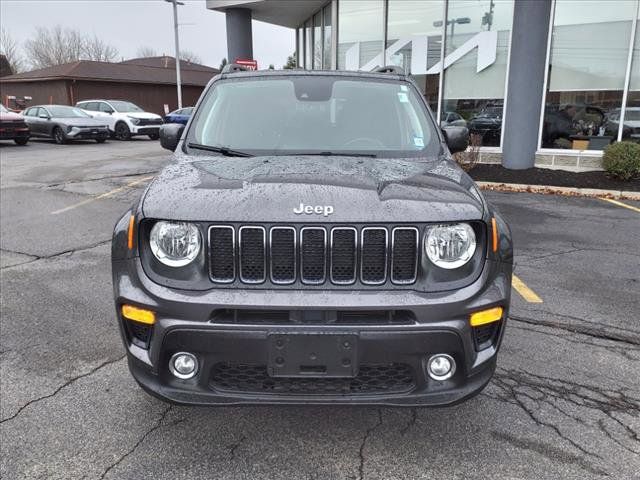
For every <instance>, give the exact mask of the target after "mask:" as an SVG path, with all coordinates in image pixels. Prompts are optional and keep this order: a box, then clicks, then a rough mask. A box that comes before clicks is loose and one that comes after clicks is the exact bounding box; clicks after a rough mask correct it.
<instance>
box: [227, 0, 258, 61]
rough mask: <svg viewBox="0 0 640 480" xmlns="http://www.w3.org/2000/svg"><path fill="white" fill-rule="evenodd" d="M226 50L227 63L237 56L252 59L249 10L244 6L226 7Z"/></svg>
mask: <svg viewBox="0 0 640 480" xmlns="http://www.w3.org/2000/svg"><path fill="white" fill-rule="evenodd" d="M225 15H226V18H227V52H228V55H229V58H228V59H227V60H228V61H229V63H233V62H235V60H236V59H238V58H244V59H253V35H252V31H251V10H247V9H246V8H228V9H227V10H225Z"/></svg>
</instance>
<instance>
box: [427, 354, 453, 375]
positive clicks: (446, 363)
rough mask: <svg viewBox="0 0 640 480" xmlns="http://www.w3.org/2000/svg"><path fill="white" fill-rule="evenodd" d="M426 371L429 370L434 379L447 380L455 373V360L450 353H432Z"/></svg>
mask: <svg viewBox="0 0 640 480" xmlns="http://www.w3.org/2000/svg"><path fill="white" fill-rule="evenodd" d="M427 371H428V372H429V376H430V377H431V378H433V379H434V380H438V381H442V380H447V379H449V378H451V377H453V374H454V373H456V362H455V360H454V359H453V358H452V357H451V355H447V354H445V353H440V354H438V355H433V356H432V357H431V358H429V362H428V364H427Z"/></svg>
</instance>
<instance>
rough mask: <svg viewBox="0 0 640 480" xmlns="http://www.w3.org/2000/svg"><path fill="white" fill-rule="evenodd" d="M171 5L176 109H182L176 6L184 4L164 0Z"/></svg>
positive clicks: (172, 0)
mask: <svg viewBox="0 0 640 480" xmlns="http://www.w3.org/2000/svg"><path fill="white" fill-rule="evenodd" d="M164 1H165V2H169V3H171V4H173V30H174V34H175V39H176V87H177V88H178V108H182V80H181V78H180V41H179V40H178V5H184V3H182V2H179V1H178V0H164Z"/></svg>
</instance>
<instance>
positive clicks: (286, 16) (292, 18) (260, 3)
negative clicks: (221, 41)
mask: <svg viewBox="0 0 640 480" xmlns="http://www.w3.org/2000/svg"><path fill="white" fill-rule="evenodd" d="M327 3H328V0H207V8H208V9H209V10H216V11H218V12H225V11H227V10H228V9H230V8H244V9H247V10H251V17H252V18H253V19H254V20H258V21H260V22H265V23H271V24H273V25H280V26H282V27H289V28H296V27H298V26H300V25H301V24H302V22H304V21H305V20H306V19H308V18H309V17H310V16H311V15H313V14H314V13H315V12H317V11H318V10H320V9H321V8H322V7H323V5H326V4H327Z"/></svg>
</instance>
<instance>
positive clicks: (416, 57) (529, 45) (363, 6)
mask: <svg viewBox="0 0 640 480" xmlns="http://www.w3.org/2000/svg"><path fill="white" fill-rule="evenodd" d="M639 4H640V0H606V1H603V0H415V1H414V0H331V1H326V0H207V8H209V9H212V10H217V11H222V12H225V14H226V23H227V41H228V46H229V47H228V48H229V58H230V59H238V58H245V59H251V58H252V57H253V50H252V31H251V20H252V19H253V20H259V21H262V22H267V23H271V24H275V25H281V26H285V27H290V28H294V29H295V31H296V42H297V49H296V55H297V61H298V66H300V67H303V68H306V69H338V70H345V69H346V70H373V69H375V68H376V67H379V66H382V65H396V66H400V67H402V68H403V69H404V70H405V71H406V72H407V73H410V74H411V76H412V77H413V79H414V80H415V82H416V83H417V84H418V86H419V88H420V90H421V91H422V92H423V94H424V95H425V97H426V99H427V101H428V103H429V104H430V105H431V108H432V110H433V111H434V113H435V114H437V115H438V118H439V119H440V121H441V122H442V123H443V124H445V125H446V124H452V125H467V127H468V128H469V129H470V131H471V132H472V133H473V134H476V135H477V137H475V138H476V139H478V140H479V139H481V141H482V147H481V155H482V161H483V162H488V163H502V164H503V165H505V166H506V167H509V168H529V167H532V166H534V165H535V166H544V167H552V168H553V167H558V168H565V169H566V168H570V169H577V170H586V169H594V168H600V167H601V162H602V150H603V148H605V147H606V145H608V144H610V143H611V142H615V141H620V140H629V141H636V142H640V32H639V31H638V29H639V28H640V27H639V25H638V17H639V14H640V5H639Z"/></svg>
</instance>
